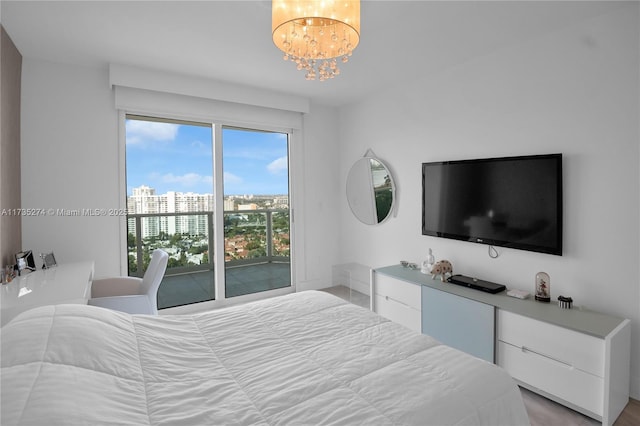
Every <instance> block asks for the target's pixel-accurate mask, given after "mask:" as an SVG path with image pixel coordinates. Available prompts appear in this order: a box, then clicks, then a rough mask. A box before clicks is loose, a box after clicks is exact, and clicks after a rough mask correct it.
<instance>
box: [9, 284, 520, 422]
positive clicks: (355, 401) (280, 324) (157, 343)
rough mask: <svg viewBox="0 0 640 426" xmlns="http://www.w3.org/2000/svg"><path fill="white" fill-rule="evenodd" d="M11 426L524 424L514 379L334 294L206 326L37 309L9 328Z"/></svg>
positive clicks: (187, 319) (218, 313)
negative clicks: (110, 425)
mask: <svg viewBox="0 0 640 426" xmlns="http://www.w3.org/2000/svg"><path fill="white" fill-rule="evenodd" d="M1 380H2V413H1V414H2V417H1V421H2V424H3V425H12V424H27V425H44V424H48V425H49V424H64V425H76V424H89V425H98V424H133V425H146V424H154V425H155V424H179V425H227V424H261V425H262V424H264V425H276V424H286V425H319V424H366V425H387V424H389V425H391V424H394V425H412V424H413V425H428V424H434V425H444V424H460V425H519V424H529V420H528V417H527V414H526V411H525V408H524V405H523V402H522V399H521V396H520V392H519V390H518V388H517V386H516V384H515V383H514V381H513V380H512V379H511V378H510V377H509V375H508V374H507V373H506V372H504V371H503V370H502V369H500V368H498V367H496V366H495V365H493V364H490V363H487V362H484V361H481V360H478V359H476V358H473V357H471V356H469V355H467V354H464V353H462V352H460V351H457V350H455V349H452V348H449V347H447V346H444V345H441V344H439V343H438V342H436V341H435V340H433V339H431V338H430V337H428V336H423V335H419V334H417V333H415V332H412V331H410V330H408V329H406V328H404V327H402V326H400V325H398V324H395V323H392V322H390V321H388V320H386V319H384V318H382V317H380V316H378V315H376V314H374V313H372V312H369V311H367V310H365V309H362V308H359V307H357V306H354V305H351V304H348V303H345V302H344V301H342V300H341V299H339V298H337V297H334V296H332V295H329V294H326V293H323V292H316V291H309V292H301V293H295V294H290V295H287V296H283V297H279V298H274V299H268V300H263V301H259V302H254V303H251V304H247V305H243V306H236V307H231V308H226V309H219V310H214V311H210V312H206V313H203V314H198V315H175V316H159V317H152V316H130V315H127V314H123V313H118V312H112V311H109V310H106V309H102V308H98V307H93V306H83V305H58V306H46V307H42V308H37V309H34V310H31V311H28V312H25V313H23V314H21V315H20V316H18V317H16V318H15V319H14V320H13V321H11V322H10V323H9V324H7V325H6V326H4V327H3V328H2V377H1Z"/></svg>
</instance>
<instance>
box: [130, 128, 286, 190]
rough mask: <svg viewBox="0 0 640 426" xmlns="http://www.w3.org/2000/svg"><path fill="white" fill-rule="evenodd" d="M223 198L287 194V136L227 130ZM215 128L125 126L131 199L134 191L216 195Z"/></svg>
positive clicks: (223, 150)
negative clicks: (213, 131) (154, 190)
mask: <svg viewBox="0 0 640 426" xmlns="http://www.w3.org/2000/svg"><path fill="white" fill-rule="evenodd" d="M222 135H223V147H222V152H223V155H222V157H223V168H224V172H223V176H224V193H225V196H230V195H236V196H243V195H245V194H253V195H276V194H277V195H283V194H288V155H287V154H288V153H287V134H286V133H273V132H261V131H250V130H242V129H232V128H223V131H222ZM212 139H213V136H212V128H211V126H201V125H191V124H178V123H168V122H157V121H146V120H139V119H131V118H129V119H127V120H126V164H127V196H131V195H132V194H133V188H136V187H140V186H142V185H145V186H149V187H153V188H155V189H156V191H157V192H158V193H167V192H183V193H188V192H192V193H198V194H212V193H214V187H213V160H212V158H213V143H212Z"/></svg>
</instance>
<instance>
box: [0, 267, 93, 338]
mask: <svg viewBox="0 0 640 426" xmlns="http://www.w3.org/2000/svg"><path fill="white" fill-rule="evenodd" d="M92 281H93V262H78V263H67V264H61V265H57V266H54V267H53V268H50V269H41V270H37V271H33V272H29V273H24V272H23V274H22V276H20V277H16V278H15V279H14V280H13V281H11V282H10V283H8V284H2V288H1V289H0V301H1V305H2V309H1V311H2V313H1V317H2V319H1V322H0V324H1V325H5V324H6V323H8V322H9V321H10V320H11V319H12V318H13V317H15V316H16V315H18V314H19V313H21V312H24V311H26V310H29V309H31V308H35V307H37V306H44V305H59V304H63V303H80V304H86V303H87V301H88V300H89V299H90V298H91V282H92Z"/></svg>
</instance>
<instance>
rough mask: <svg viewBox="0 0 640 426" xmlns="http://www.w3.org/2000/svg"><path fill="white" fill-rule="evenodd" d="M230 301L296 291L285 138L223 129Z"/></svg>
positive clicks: (227, 279) (287, 149) (248, 131)
mask: <svg viewBox="0 0 640 426" xmlns="http://www.w3.org/2000/svg"><path fill="white" fill-rule="evenodd" d="M222 153H223V154H222V155H223V170H224V264H225V295H226V297H235V296H241V295H246V294H252V293H257V292H262V291H267V290H272V289H277V288H283V287H289V286H291V263H290V222H289V143H288V135H287V134H286V133H276V132H265V131H256V130H248V129H238V128H230V127H223V129H222Z"/></svg>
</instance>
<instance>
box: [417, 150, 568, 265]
mask: <svg viewBox="0 0 640 426" xmlns="http://www.w3.org/2000/svg"><path fill="white" fill-rule="evenodd" d="M422 234H423V235H430V236H435V237H443V238H452V239H456V240H464V241H471V242H475V243H482V244H488V245H493V246H501V247H509V248H515V249H521V250H529V251H535V252H540V253H548V254H554V255H559V256H561V255H562V154H547V155H529V156H518V157H502V158H485V159H475V160H460V161H440V162H432V163H423V164H422Z"/></svg>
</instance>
